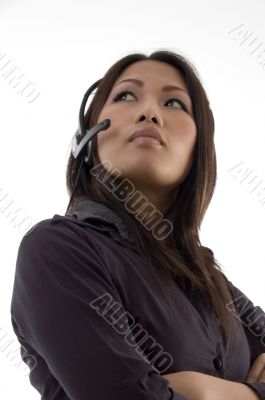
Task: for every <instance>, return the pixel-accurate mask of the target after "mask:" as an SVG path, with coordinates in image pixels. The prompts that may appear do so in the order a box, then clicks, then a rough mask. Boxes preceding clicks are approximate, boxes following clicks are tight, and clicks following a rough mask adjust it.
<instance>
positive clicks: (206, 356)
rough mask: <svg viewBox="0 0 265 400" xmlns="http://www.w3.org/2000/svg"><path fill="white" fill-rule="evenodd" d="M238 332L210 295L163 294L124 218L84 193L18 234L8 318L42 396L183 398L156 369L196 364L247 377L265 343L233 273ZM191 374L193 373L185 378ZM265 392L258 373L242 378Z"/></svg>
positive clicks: (262, 323)
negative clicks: (224, 326) (226, 325)
mask: <svg viewBox="0 0 265 400" xmlns="http://www.w3.org/2000/svg"><path fill="white" fill-rule="evenodd" d="M230 285H231V289H232V291H233V292H234V296H235V297H236V298H237V301H236V304H237V309H238V311H239V313H240V315H241V320H242V323H243V325H244V333H245V334H244V335H242V333H241V332H240V330H239V328H238V326H237V325H236V324H235V326H234V329H233V332H232V335H231V337H230V339H229V342H228V344H227V345H226V346H225V345H224V343H223V340H222V336H221V331H220V327H219V324H218V320H217V318H216V317H215V315H214V314H213V313H212V311H211V309H210V308H209V306H208V304H207V302H203V301H202V300H200V301H197V300H196V298H194V297H192V296H190V295H189V293H184V291H183V290H181V289H180V287H179V286H178V285H177V284H176V297H175V300H173V298H169V297H166V296H165V294H164V292H162V289H161V285H160V283H159V280H158V278H157V276H156V275H155V273H154V271H153V269H152V268H151V266H150V265H149V264H148V263H147V262H146V261H145V259H144V258H143V256H142V255H141V254H140V253H139V252H138V250H137V248H136V244H135V242H134V240H133V238H132V235H131V233H130V231H129V230H128V229H127V227H126V225H125V224H124V222H123V221H121V219H120V218H119V217H118V216H117V215H116V214H115V213H114V212H113V211H112V210H111V209H110V208H108V207H106V206H105V205H103V204H101V203H98V202H95V201H91V200H87V199H84V200H83V201H81V202H80V203H79V205H78V207H76V209H75V210H74V212H73V213H72V215H71V216H67V217H66V216H60V215H57V214H55V215H54V216H53V218H51V219H46V220H42V221H40V222H38V223H37V224H35V225H34V226H33V227H32V228H31V229H30V230H29V231H28V232H27V233H26V234H25V235H24V237H23V238H22V240H21V243H20V246H19V249H18V255H17V263H16V271H15V278H14V287H13V295H12V301H11V318H12V326H13V329H14V332H15V334H16V336H17V339H18V341H19V342H20V344H21V356H22V359H23V361H24V362H25V363H27V365H28V367H29V369H30V373H29V379H30V383H31V385H32V386H33V387H34V388H35V389H36V390H37V391H38V392H39V393H40V395H41V399H43V400H66V399H70V400H109V399H115V400H125V399H126V400H130V399H135V400H156V399H157V400H187V398H186V397H184V396H182V395H181V394H179V393H176V392H175V391H173V390H172V389H171V388H170V387H169V384H168V382H167V381H166V379H164V378H163V377H162V376H161V375H163V374H169V373H173V372H178V371H196V372H201V373H205V374H208V375H212V376H216V377H219V378H223V379H227V380H231V381H235V382H241V383H245V384H246V382H245V379H246V376H247V373H248V370H249V368H250V366H251V364H252V363H253V361H254V360H255V359H256V357H257V356H258V355H259V354H260V353H263V352H265V313H264V311H263V310H262V309H261V308H260V307H254V305H253V303H252V302H251V301H250V300H249V299H248V298H247V297H246V296H245V295H244V294H243V293H242V292H241V291H240V290H239V289H238V288H237V287H235V286H234V285H233V284H232V283H231V282H230ZM191 384H192V382H191ZM248 386H250V387H252V389H253V390H255V391H256V392H257V393H258V394H259V396H260V398H261V399H263V400H265V383H262V382H259V383H253V384H248Z"/></svg>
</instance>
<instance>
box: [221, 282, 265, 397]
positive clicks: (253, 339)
mask: <svg viewBox="0 0 265 400" xmlns="http://www.w3.org/2000/svg"><path fill="white" fill-rule="evenodd" d="M228 282H229V285H230V287H231V289H232V292H233V295H234V302H235V306H236V309H237V312H238V314H239V317H240V320H241V322H242V324H243V326H244V331H245V333H246V336H247V340H248V344H249V349H250V357H251V365H252V364H253V362H254V361H255V359H256V358H257V357H258V356H259V355H260V354H261V353H265V313H264V311H263V310H262V308H260V307H259V306H254V304H253V302H252V301H251V300H250V299H249V298H248V297H247V296H246V295H245V294H244V293H243V292H242V291H241V290H240V289H238V288H237V287H236V286H234V285H233V284H232V282H230V281H228ZM241 383H244V384H245V385H247V386H249V387H251V388H252V389H253V390H254V391H255V392H256V393H257V394H259V396H260V398H261V399H262V400H265V382H254V383H248V382H246V381H243V382H241Z"/></svg>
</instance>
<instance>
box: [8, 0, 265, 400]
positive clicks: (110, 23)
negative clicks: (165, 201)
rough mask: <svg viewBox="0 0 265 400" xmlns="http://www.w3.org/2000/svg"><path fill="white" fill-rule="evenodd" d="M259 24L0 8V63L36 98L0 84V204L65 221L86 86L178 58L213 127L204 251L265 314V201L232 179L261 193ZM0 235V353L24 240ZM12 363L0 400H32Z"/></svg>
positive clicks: (217, 8)
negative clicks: (237, 172) (157, 58)
mask: <svg viewBox="0 0 265 400" xmlns="http://www.w3.org/2000/svg"><path fill="white" fill-rule="evenodd" d="M264 20H265V0H254V1H250V0H249V1H246V0H234V1H231V0H223V1H222V2H219V1H210V0H209V1H207V0H201V1H199V2H198V1H195V0H186V1H185V2H184V1H176V0H164V1H162V2H161V1H156V0H152V1H142V0H141V1H139V0H134V2H126V1H117V0H112V1H106V0H98V1H85V0H45V1H44V0H43V1H30V0H19V1H18V0H13V1H12V0H1V1H0V55H1V54H5V55H6V57H8V58H9V59H10V60H12V62H13V64H14V65H16V66H17V67H18V68H19V70H21V71H22V72H23V73H25V74H26V75H27V76H28V77H29V79H30V80H31V81H32V82H34V84H35V87H36V90H37V91H39V93H40V95H39V97H38V98H37V99H36V100H35V101H34V102H32V103H28V102H27V101H26V98H25V97H23V96H22V95H19V94H18V92H17V91H16V90H15V89H14V88H12V85H10V84H9V83H8V80H7V79H4V78H3V77H1V76H0V106H1V114H0V115H1V117H0V132H1V157H0V171H1V175H0V189H1V191H2V192H0V195H1V193H4V192H5V193H6V194H8V196H9V197H10V199H13V201H14V205H16V207H17V208H22V209H23V210H24V213H25V215H27V216H28V218H31V220H32V221H35V222H37V221H40V220H42V219H46V218H51V217H52V216H53V215H54V214H61V215H63V214H64V212H65V210H66V206H67V204H68V200H69V199H68V195H67V192H66V185H65V171H66V162H67V159H68V155H69V149H70V147H69V146H70V143H71V139H72V136H73V134H74V132H75V130H76V127H77V121H78V112H79V107H80V103H81V100H82V98H83V95H84V93H85V91H86V90H87V88H88V87H89V86H90V85H92V83H94V82H95V81H96V80H98V79H100V78H101V77H102V76H103V74H104V73H105V72H106V70H107V69H108V68H109V67H110V66H111V65H112V64H113V63H114V62H116V61H117V60H118V59H119V58H121V57H123V56H125V55H127V54H129V53H134V52H143V53H146V54H149V53H151V52H152V51H155V50H158V49H168V50H172V51H175V52H179V53H181V54H182V55H184V56H186V57H188V59H189V60H190V61H191V62H192V63H193V64H194V65H195V67H196V69H197V70H198V72H199V76H200V78H201V80H202V83H203V85H204V87H205V90H206V92H207V94H208V97H209V100H210V104H211V108H212V110H213V113H214V117H215V124H216V129H215V144H216V152H217V161H218V180H217V186H216V190H215V194H214V197H213V200H212V202H211V205H210V207H209V209H208V211H207V214H206V216H205V219H204V222H203V225H202V227H201V241H202V244H203V245H206V246H209V247H210V248H211V249H212V250H213V251H214V253H215V256H216V258H217V259H218V261H219V262H220V263H221V265H222V266H223V270H224V272H225V273H226V275H227V276H228V277H229V278H230V279H231V280H232V282H233V283H234V284H235V285H236V286H237V287H239V288H240V289H241V290H242V291H243V292H244V293H245V294H247V295H248V297H249V298H250V299H251V300H252V301H253V302H254V304H255V305H259V306H261V307H262V308H263V309H264V310H265V295H264V279H265V274H264V269H265V256H264V247H265V244H264V226H265V206H264V205H263V206H262V203H260V202H259V201H258V200H260V199H261V198H262V196H260V197H259V198H258V197H257V195H255V193H256V194H257V192H252V193H250V192H251V189H253V188H254V186H255V185H252V186H251V187H250V186H249V187H248V186H247V185H244V184H243V183H240V180H239V179H238V178H237V179H236V178H235V177H234V176H233V174H232V173H231V171H230V172H229V169H231V168H235V166H236V165H238V164H239V163H242V164H244V166H245V169H246V168H249V170H252V171H253V173H252V176H253V177H254V176H256V181H255V182H257V183H258V181H261V182H262V183H261V185H260V190H261V189H262V188H263V189H264V187H265V160H264V144H265V140H264V137H265V119H264V106H265V102H264V92H265V65H264V66H263V67H262V65H259V62H261V60H262V59H263V60H264V61H265V44H264V42H265V28H264ZM240 25H242V26H243V27H244V28H245V30H248V31H249V32H251V33H252V36H251V38H252V39H253V40H254V39H255V38H256V41H255V42H254V44H253V45H252V47H250V43H251V40H248V42H247V43H245V45H243V44H240V43H241V42H242V38H243V36H242V35H243V33H241V36H240V35H239V30H240V29H237V27H239V26H240ZM231 30H234V33H229V32H230V31H231ZM258 44H261V45H260V48H259V50H257V51H256V52H254V53H253V54H252V55H251V54H250V53H251V51H253V50H254V49H255V47H256V46H257V45H258ZM263 50H264V52H263ZM259 54H260V58H258V55H259ZM0 197H1V196H0ZM263 198H265V190H263ZM0 205H1V204H0ZM0 235H1V253H0V257H1V264H0V296H1V303H0V304H1V314H0V328H1V330H0V339H1V340H0V348H3V343H4V342H5V343H7V340H9V341H10V342H11V341H12V340H13V343H12V344H11V347H12V350H13V351H14V350H15V349H16V348H18V344H17V342H16V339H15V336H14V334H13V331H12V327H11V323H10V313H9V308H10V301H11V293H12V285H13V277H14V271H15V262H16V256H17V249H18V246H19V243H20V241H21V239H22V236H23V231H22V232H21V230H19V229H18V228H17V227H15V226H14V224H12V223H11V222H10V220H9V219H8V218H7V216H6V215H5V213H4V212H3V211H1V213H0ZM4 333H5V335H4ZM4 336H5V339H4ZM16 363H18V359H17V360H16V362H11V361H10V360H9V359H8V357H7V356H6V354H5V353H4V351H3V349H2V350H0V376H1V379H0V396H1V398H3V399H15V398H20V399H27V400H34V399H39V398H40V396H39V394H38V392H37V391H36V390H35V389H34V388H32V387H31V385H30V383H29V380H28V376H27V374H25V369H23V372H22V371H20V370H19V368H18V367H17V366H16Z"/></svg>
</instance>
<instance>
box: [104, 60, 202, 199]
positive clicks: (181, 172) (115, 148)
mask: <svg viewBox="0 0 265 400" xmlns="http://www.w3.org/2000/svg"><path fill="white" fill-rule="evenodd" d="M127 79H137V80H138V81H140V82H139V83H138V84H137V83H136V82H129V81H128V82H122V81H124V80H127ZM169 85H171V86H177V87H179V88H180V89H182V90H178V89H171V90H163V88H164V86H169ZM122 91H129V92H130V93H124V94H122V95H121V92H122ZM180 102H182V103H183V104H184V106H182V104H181V103H180ZM185 107H186V110H185ZM105 118H109V119H110V120H111V126H110V127H109V128H108V129H107V130H105V131H101V132H99V134H98V135H97V143H98V155H99V158H100V161H101V162H104V161H106V160H109V161H110V162H111V164H112V167H111V169H112V168H114V167H115V168H116V169H118V170H119V173H120V175H121V177H124V178H125V177H126V178H128V179H130V180H131V181H132V182H133V183H134V185H135V186H136V187H137V189H140V190H142V191H143V192H145V191H147V192H148V190H152V191H153V192H155V193H157V195H158V196H159V193H162V192H161V189H163V194H164V195H165V194H166V193H169V192H171V191H172V189H173V188H176V187H177V185H178V184H179V183H181V182H182V181H183V180H184V179H185V177H186V176H187V174H188V172H189V170H190V168H191V165H192V155H193V149H194V145H195V141H196V125H195V121H194V119H193V110H192V104H191V99H190V96H189V94H188V91H187V87H186V85H185V81H184V79H183V78H182V76H181V73H180V72H179V71H178V70H176V69H175V68H174V67H173V66H171V65H169V64H166V63H164V62H161V61H153V60H144V61H138V62H136V63H134V64H131V65H130V66H129V67H127V68H126V69H125V70H124V71H123V73H122V74H121V75H120V76H119V78H118V79H117V80H116V81H115V82H114V85H113V87H112V90H111V92H110V94H109V96H108V98H107V100H106V102H105V104H104V107H103V109H102V110H101V112H100V114H99V117H98V121H97V122H100V121H103V120H104V119H105ZM147 127H154V128H156V129H157V131H158V132H159V133H160V135H161V137H162V139H163V142H164V143H163V144H162V145H160V144H157V143H152V142H148V143H139V142H137V141H130V138H131V136H132V134H133V133H134V131H136V130H139V129H143V128H147ZM107 165H108V164H106V166H105V167H106V168H107Z"/></svg>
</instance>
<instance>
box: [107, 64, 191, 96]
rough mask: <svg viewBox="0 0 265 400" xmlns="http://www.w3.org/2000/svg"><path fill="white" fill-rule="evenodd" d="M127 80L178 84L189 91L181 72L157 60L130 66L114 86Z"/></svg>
mask: <svg viewBox="0 0 265 400" xmlns="http://www.w3.org/2000/svg"><path fill="white" fill-rule="evenodd" d="M127 78H139V79H141V80H143V81H144V82H150V83H157V84H158V85H160V84H161V85H163V84H178V85H180V86H182V87H183V89H187V87H186V84H185V80H184V78H183V77H182V74H181V72H180V71H179V70H178V69H177V68H175V67H174V66H172V65H170V64H167V63H165V62H162V61H157V60H142V61H137V62H135V63H133V64H131V65H129V66H128V67H127V68H126V69H125V70H124V71H123V72H122V73H121V74H120V75H119V77H118V78H117V79H116V81H115V82H114V85H115V84H117V83H119V82H121V81H122V80H124V79H127Z"/></svg>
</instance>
